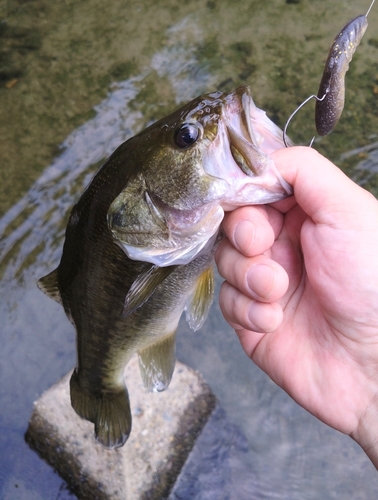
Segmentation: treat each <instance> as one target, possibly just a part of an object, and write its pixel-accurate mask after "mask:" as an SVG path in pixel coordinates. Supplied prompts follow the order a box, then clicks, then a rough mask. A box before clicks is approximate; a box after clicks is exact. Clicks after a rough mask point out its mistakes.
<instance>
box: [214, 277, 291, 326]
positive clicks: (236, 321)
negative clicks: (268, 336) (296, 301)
mask: <svg viewBox="0 0 378 500" xmlns="http://www.w3.org/2000/svg"><path fill="white" fill-rule="evenodd" d="M219 305H220V308H221V310H222V313H223V316H224V317H225V319H226V321H227V322H228V323H230V324H231V325H232V326H233V327H234V328H235V327H236V326H237V325H239V328H235V331H240V330H241V329H246V330H249V331H254V332H262V333H267V332H272V331H274V330H275V329H276V328H278V327H279V326H280V324H281V323H282V319H283V312H282V308H281V307H280V306H279V304H277V303H276V302H273V303H263V302H258V301H255V300H251V299H250V298H249V297H246V296H245V295H243V294H242V293H241V292H240V291H239V290H237V289H236V288H234V287H233V286H232V285H230V284H229V283H227V281H226V282H224V283H223V284H222V287H221V290H220V294H219ZM240 327H241V328H240Z"/></svg>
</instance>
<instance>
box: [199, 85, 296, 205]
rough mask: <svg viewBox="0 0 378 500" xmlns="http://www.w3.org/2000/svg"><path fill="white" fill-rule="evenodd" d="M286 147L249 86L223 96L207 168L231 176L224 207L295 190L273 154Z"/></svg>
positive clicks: (263, 200) (213, 173)
mask: <svg viewBox="0 0 378 500" xmlns="http://www.w3.org/2000/svg"><path fill="white" fill-rule="evenodd" d="M283 147H284V143H283V139H282V131H281V129H280V128H279V127H277V126H276V125H275V124H274V123H273V122H272V121H271V120H270V119H269V118H268V117H267V116H266V113H265V112H264V111H262V110H261V109H259V108H257V107H256V105H255V103H254V102H253V99H252V97H251V93H250V90H249V87H248V86H241V87H238V88H237V89H236V90H234V91H233V92H231V93H229V94H227V95H224V96H223V112H222V120H220V122H219V127H218V135H217V138H216V140H215V141H214V144H213V147H212V148H210V149H209V151H208V154H207V155H206V156H205V158H204V168H205V171H206V172H207V173H208V174H210V175H211V176H214V177H217V178H218V179H219V180H220V179H222V180H227V184H228V188H227V189H225V190H223V192H222V201H221V205H222V207H223V208H224V210H226V211H228V210H233V209H234V208H236V207H237V206H241V205H243V204H244V205H250V204H251V203H253V204H259V203H270V202H274V201H278V200H280V199H282V198H285V197H287V196H289V195H291V194H292V187H291V186H290V185H289V184H288V183H287V182H286V181H285V179H284V178H283V177H282V175H281V174H280V173H279V171H278V170H277V168H276V166H275V165H274V162H273V160H272V158H271V157H270V156H269V155H270V153H272V152H274V151H276V150H277V149H280V148H283ZM220 151H221V153H220ZM246 176H247V177H246Z"/></svg>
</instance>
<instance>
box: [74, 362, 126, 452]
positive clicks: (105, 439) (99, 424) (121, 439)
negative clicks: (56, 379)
mask: <svg viewBox="0 0 378 500" xmlns="http://www.w3.org/2000/svg"><path fill="white" fill-rule="evenodd" d="M70 389H71V405H72V408H73V409H74V410H75V411H76V413H77V414H78V415H79V416H80V417H82V418H85V419H86V420H89V421H90V422H93V423H94V424H95V436H96V440H97V441H98V442H99V443H101V444H102V445H103V446H105V447H106V448H109V449H113V448H119V447H120V446H123V445H124V444H125V443H126V441H127V438H128V437H129V434H130V431H131V411H130V403H129V395H128V392H127V389H126V387H125V388H124V389H122V390H121V391H118V392H104V393H102V394H99V395H92V394H90V393H88V392H87V391H85V390H84V389H82V387H81V386H80V383H79V377H78V374H77V371H76V369H75V370H74V372H73V374H72V376H71V381H70Z"/></svg>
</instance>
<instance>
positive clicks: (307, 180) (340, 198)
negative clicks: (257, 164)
mask: <svg viewBox="0 0 378 500" xmlns="http://www.w3.org/2000/svg"><path fill="white" fill-rule="evenodd" d="M271 156H272V158H273V160H274V162H275V164H276V166H277V168H278V170H279V171H280V173H281V174H282V175H283V177H284V178H285V180H286V181H287V182H289V184H291V185H292V186H293V188H294V195H295V198H296V201H297V203H298V204H299V205H300V206H301V208H302V209H303V210H304V211H305V212H306V214H307V215H308V216H309V217H311V219H312V220H313V221H314V222H315V223H316V224H327V225H333V224H335V223H336V224H337V225H338V223H340V222H341V220H342V221H343V222H347V223H348V224H352V225H354V224H353V222H354V223H356V224H361V220H360V219H361V217H363V218H364V219H365V221H366V211H364V212H362V211H361V205H363V206H365V207H366V203H369V201H370V202H371V204H372V207H373V206H374V211H376V200H375V198H374V197H373V196H372V195H370V193H368V192H367V191H366V190H365V189H363V188H361V187H360V186H358V185H357V184H355V183H354V182H353V181H352V180H350V179H349V178H348V177H347V176H346V175H345V174H344V173H343V172H342V171H341V170H340V169H339V168H338V167H336V165H334V164H333V163H331V162H330V161H329V160H327V159H326V158H325V157H324V156H322V155H321V154H319V153H318V152H317V151H315V150H314V149H312V148H308V147H291V148H285V149H280V150H278V151H275V152H274V153H272V155H271ZM338 216H340V218H339V217H338Z"/></svg>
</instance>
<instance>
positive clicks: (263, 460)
mask: <svg viewBox="0 0 378 500" xmlns="http://www.w3.org/2000/svg"><path fill="white" fill-rule="evenodd" d="M167 39H168V42H167V44H166V45H165V47H164V49H163V50H161V51H159V52H157V53H155V54H154V56H153V57H152V60H151V64H150V67H149V69H147V70H145V72H144V73H142V74H140V75H139V76H137V77H133V78H130V79H128V80H126V81H123V82H120V83H117V84H114V86H113V87H112V89H111V92H110V93H109V95H108V97H107V98H106V99H105V100H104V101H103V102H102V103H101V104H100V105H98V106H97V107H96V113H97V115H96V117H95V118H94V119H92V120H90V121H89V122H87V123H86V124H85V125H83V126H81V127H80V128H78V129H77V130H76V131H75V132H73V133H72V134H71V135H70V136H69V137H68V138H67V139H66V141H65V142H64V143H63V145H62V149H63V152H62V154H61V155H60V156H59V157H58V158H57V159H56V160H55V161H54V162H53V163H52V164H51V166H50V167H48V168H47V169H46V170H45V172H44V173H43V174H42V176H41V177H40V178H39V179H38V181H37V182H36V183H35V184H34V186H32V188H31V189H30V190H29V192H28V193H27V194H26V196H25V197H24V198H22V199H21V200H20V201H19V202H18V203H17V204H16V205H14V206H13V208H12V209H11V210H9V211H8V212H7V213H6V214H5V215H4V217H3V218H2V219H1V220H0V235H1V238H2V239H1V243H0V259H1V261H2V267H1V272H2V278H1V292H0V293H1V306H0V307H1V321H2V328H1V338H2V350H1V364H0V371H1V380H2V384H1V385H0V400H1V417H0V429H1V434H0V443H1V450H2V452H1V456H0V486H1V490H0V496H1V498H5V499H25V500H31V499H33V500H34V499H44V500H46V499H50V498H51V499H53V498H54V499H58V498H59V499H63V498H69V497H70V495H69V493H68V492H67V491H65V490H64V487H62V482H61V480H60V479H59V478H58V477H57V476H56V475H54V474H53V473H52V471H51V469H50V468H49V467H48V466H47V465H46V464H44V463H43V462H42V461H41V460H39V459H38V457H37V456H36V455H35V454H34V453H33V452H32V451H30V450H29V449H28V448H27V446H26V445H25V444H24V442H23V433H24V431H25V430H26V426H27V420H28V417H29V415H30V412H31V409H32V402H33V400H35V399H36V398H37V397H38V396H39V394H40V393H41V392H42V391H43V390H45V389H47V388H48V387H49V386H50V385H51V384H53V383H54V382H55V381H56V380H57V379H58V378H59V377H60V376H62V375H63V374H65V373H66V372H67V371H68V370H69V369H70V368H71V367H72V366H73V364H74V359H75V353H74V348H75V347H74V344H75V340H74V334H73V329H72V326H71V325H70V324H69V322H68V320H67V319H66V317H65V315H64V313H63V310H62V308H61V307H60V306H59V305H57V304H55V303H54V302H53V301H52V300H50V299H48V298H47V297H45V296H44V295H43V294H42V293H41V292H39V290H37V288H36V286H35V282H36V280H37V279H38V278H39V277H40V276H43V275H44V274H46V273H47V272H49V271H51V270H52V269H53V268H54V266H56V265H57V263H58V260H59V257H60V253H61V247H62V242H63V235H64V224H65V222H66V221H67V217H68V213H69V210H70V207H71V206H72V204H73V203H74V202H75V200H76V199H77V198H78V196H79V195H80V193H81V192H82V191H83V189H84V187H85V185H86V184H87V183H88V181H89V179H90V177H91V175H92V174H93V171H94V168H95V167H96V168H97V166H98V164H99V162H100V161H101V160H102V159H104V158H105V157H107V156H108V155H109V154H110V153H111V152H112V151H113V150H114V149H115V148H116V147H117V146H118V145H119V144H120V143H121V142H123V141H124V140H125V139H127V138H128V137H130V136H131V135H132V134H134V133H136V132H137V131H138V129H139V128H140V126H141V125H146V123H144V120H145V115H144V114H143V108H142V103H141V102H140V100H138V97H139V96H140V94H141V92H143V90H144V88H145V85H146V82H148V80H149V78H151V75H152V74H153V72H155V76H154V77H156V78H160V79H162V80H164V79H165V80H167V81H169V83H170V86H171V88H172V89H173V91H174V95H173V98H174V100H175V101H176V103H177V104H179V103H182V102H183V101H186V100H189V99H191V98H193V97H195V96H196V95H198V94H199V93H201V92H202V91H204V90H208V88H209V87H210V86H211V85H212V84H213V81H214V78H213V77H212V75H211V73H210V72H209V71H207V70H206V66H204V65H201V64H199V63H198V60H197V58H196V50H197V47H198V44H199V43H200V42H201V29H200V27H199V24H198V22H193V19H192V18H190V17H188V18H185V19H184V20H183V21H181V22H180V23H179V24H177V25H175V26H173V27H172V28H170V30H169V32H168V34H167ZM347 154H349V155H352V156H355V157H356V158H358V155H361V154H364V155H365V157H364V159H363V160H362V161H361V162H360V163H358V165H357V166H356V167H355V169H354V173H355V178H356V179H357V180H359V181H360V182H362V183H363V180H362V179H367V178H371V177H373V176H375V175H376V173H377V171H378V143H376V142H375V143H373V144H371V145H370V146H367V147H365V148H361V149H359V150H355V151H351V152H350V153H345V155H347ZM218 285H219V283H218ZM178 357H179V358H180V359H181V360H182V361H184V362H186V363H187V364H189V365H190V366H193V367H194V368H196V369H198V370H199V371H201V372H202V373H203V374H204V376H205V378H206V379H207V381H208V382H209V384H210V385H211V387H212V388H213V390H214V392H215V393H216V395H217V396H218V398H219V399H220V401H221V404H222V406H223V407H224V408H225V409H226V411H227V413H228V416H229V418H230V420H231V421H232V422H234V423H236V424H238V425H239V426H240V427H241V428H242V429H243V432H244V433H245V434H246V436H247V438H248V446H249V453H248V457H247V458H246V470H247V471H248V475H247V474H246V472H245V471H243V476H242V477H240V476H238V474H237V471H236V472H235V471H234V474H230V477H232V478H233V479H232V481H233V483H232V487H233V492H234V493H233V496H232V498H235V499H241V500H243V499H247V498H251V497H252V494H253V495H255V496H256V497H257V498H261V499H265V498H266V499H273V498H282V499H291V500H296V499H298V500H304V499H313V500H315V499H316V500H317V499H319V498H327V499H331V498H335V499H336V498H337V499H339V498H354V499H361V500H365V499H366V500H367V499H371V498H374V497H375V495H376V491H377V490H378V478H377V477H376V473H375V470H374V468H373V466H372V465H371V464H370V462H369V461H368V460H367V458H366V457H365V456H364V454H363V452H362V451H361V450H360V449H359V448H358V446H357V445H355V444H354V443H353V442H352V441H351V440H350V439H349V438H347V437H345V436H342V435H340V434H338V433H336V432H334V431H332V430H331V429H329V428H327V427H326V426H324V425H322V424H320V423H319V422H318V421H317V420H316V419H315V418H313V417H311V416H310V415H309V414H307V413H306V412H305V411H304V410H302V409H301V408H299V407H298V406H297V405H296V404H295V403H293V402H292V401H291V399H290V398H288V396H287V395H286V394H285V393H284V392H283V391H282V390H280V389H279V388H278V387H277V386H276V385H275V384H274V383H273V382H271V381H270V379H269V378H268V377H266V376H265V374H263V373H262V372H261V371H260V370H259V369H257V368H256V367H255V366H254V365H253V364H252V363H251V362H250V361H249V360H248V359H247V358H246V356H245V355H244V353H243V352H242V350H241V348H240V346H239V344H238V342H237V341H236V338H235V336H234V334H233V333H232V331H231V329H230V328H229V327H228V326H227V325H226V323H225V322H224V321H223V319H222V317H221V315H220V311H219V308H218V306H217V305H216V304H215V305H214V306H213V308H212V310H211V313H210V317H209V319H208V321H207V323H206V324H205V326H204V327H203V328H202V329H201V330H200V331H198V332H195V333H193V332H192V331H190V330H189V329H188V326H187V325H186V323H185V322H181V323H180V328H179V335H178ZM202 498H203V497H202ZM230 498H231V497H230Z"/></svg>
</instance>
